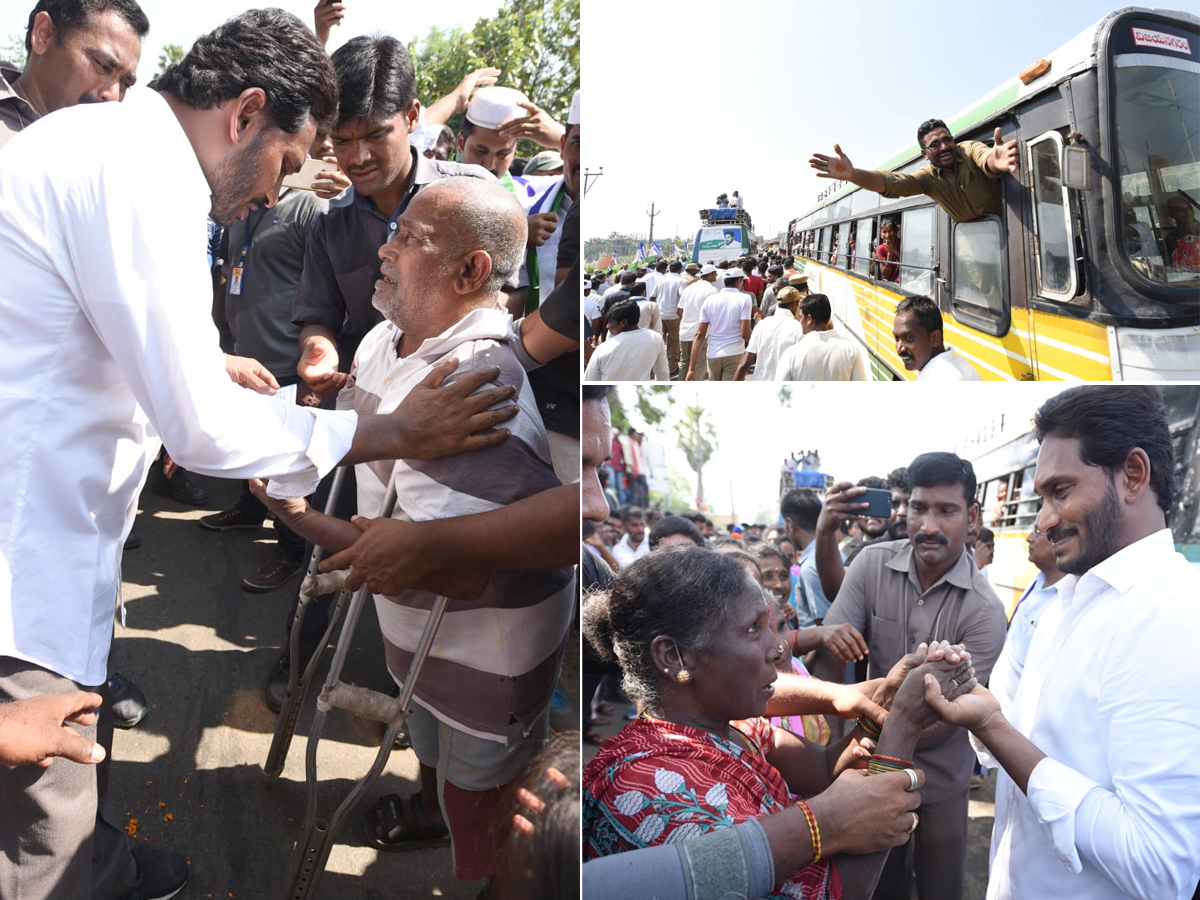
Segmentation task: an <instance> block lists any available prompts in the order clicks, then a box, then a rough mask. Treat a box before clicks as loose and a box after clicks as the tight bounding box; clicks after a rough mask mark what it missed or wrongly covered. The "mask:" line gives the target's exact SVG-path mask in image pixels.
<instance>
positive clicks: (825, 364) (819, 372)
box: [775, 288, 867, 381]
mask: <svg viewBox="0 0 1200 900" xmlns="http://www.w3.org/2000/svg"><path fill="white" fill-rule="evenodd" d="M793 290H794V288H793ZM800 324H801V325H802V326H803V327H804V339H803V340H801V341H800V343H798V344H796V345H795V346H794V347H792V348H791V349H790V350H788V352H787V353H785V354H784V356H783V359H781V360H780V362H779V369H778V370H777V373H776V376H775V380H776V381H866V380H867V367H866V363H864V362H863V352H862V349H861V348H860V347H859V346H858V343H857V342H856V341H854V339H853V338H848V337H846V336H845V335H842V334H838V333H837V332H836V331H834V330H833V310H832V309H831V307H830V304H829V298H828V297H826V296H825V295H824V294H807V295H805V297H804V299H803V300H801V301H800Z"/></svg>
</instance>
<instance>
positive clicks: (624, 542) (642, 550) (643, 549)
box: [612, 528, 650, 569]
mask: <svg viewBox="0 0 1200 900" xmlns="http://www.w3.org/2000/svg"><path fill="white" fill-rule="evenodd" d="M649 554H650V529H649V528H647V529H646V533H645V534H644V535H643V536H642V542H641V543H640V544H638V545H637V546H636V547H634V546H633V544H631V543H630V542H629V535H627V534H626V535H622V536H621V539H620V540H619V541H617V542H616V543H615V544H613V547H612V555H613V558H614V559H615V560H616V561H617V562H619V563H620V564H621V568H622V569H628V568H629V567H630V565H632V564H633V562H634V561H635V560H639V559H641V558H642V557H643V556H648V555H649Z"/></svg>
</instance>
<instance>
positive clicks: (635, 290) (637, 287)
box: [629, 281, 646, 297]
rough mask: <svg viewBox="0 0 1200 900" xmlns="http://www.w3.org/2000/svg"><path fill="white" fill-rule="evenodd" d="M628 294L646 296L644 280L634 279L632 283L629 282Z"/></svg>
mask: <svg viewBox="0 0 1200 900" xmlns="http://www.w3.org/2000/svg"><path fill="white" fill-rule="evenodd" d="M629 296H630V297H645V296H646V282H644V281H635V282H634V283H633V284H631V285H630V286H629Z"/></svg>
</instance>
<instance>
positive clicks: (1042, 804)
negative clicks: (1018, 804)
mask: <svg viewBox="0 0 1200 900" xmlns="http://www.w3.org/2000/svg"><path fill="white" fill-rule="evenodd" d="M1097 789H1099V790H1102V788H1100V785H1098V784H1097V783H1096V782H1094V781H1092V780H1091V779H1090V778H1088V777H1087V776H1086V775H1081V774H1080V773H1078V772H1076V771H1075V770H1074V769H1072V768H1069V767H1068V766H1064V765H1063V764H1062V763H1060V762H1057V761H1056V760H1053V759H1051V758H1050V757H1046V758H1045V759H1043V760H1042V761H1041V762H1039V763H1038V764H1037V765H1036V766H1035V767H1034V769H1033V771H1032V772H1031V773H1030V775H1029V787H1028V790H1027V791H1026V795H1027V796H1028V797H1029V806H1030V808H1031V809H1032V810H1033V814H1034V816H1036V817H1037V820H1038V822H1039V823H1040V824H1041V826H1042V828H1043V829H1045V830H1046V831H1047V832H1048V833H1049V835H1050V839H1051V841H1052V842H1053V844H1054V855H1055V856H1057V857H1058V861H1059V862H1061V863H1062V864H1063V866H1065V867H1066V869H1067V870H1068V871H1070V872H1073V873H1074V874H1076V875H1078V874H1079V873H1080V872H1081V871H1083V864H1082V863H1081V862H1080V861H1079V852H1078V850H1077V849H1076V847H1075V814H1076V813H1077V812H1078V810H1079V807H1080V804H1082V803H1083V798H1084V797H1086V796H1087V795H1088V794H1089V793H1091V792H1092V791H1093V790H1097Z"/></svg>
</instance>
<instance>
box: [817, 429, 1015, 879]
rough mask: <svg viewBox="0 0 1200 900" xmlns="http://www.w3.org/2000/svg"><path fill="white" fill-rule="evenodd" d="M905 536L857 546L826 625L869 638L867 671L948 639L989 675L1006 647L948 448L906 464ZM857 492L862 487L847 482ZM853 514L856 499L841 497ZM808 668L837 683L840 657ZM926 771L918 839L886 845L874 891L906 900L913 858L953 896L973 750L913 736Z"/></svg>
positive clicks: (944, 732)
mask: <svg viewBox="0 0 1200 900" xmlns="http://www.w3.org/2000/svg"><path fill="white" fill-rule="evenodd" d="M908 480H909V483H910V484H911V487H912V495H911V497H910V498H909V503H908V539H907V540H900V541H881V542H879V543H875V544H871V545H869V546H866V547H864V548H863V549H862V551H861V552H860V553H859V555H858V557H857V558H856V559H855V561H854V565H853V566H851V567H849V568H848V569H846V573H845V580H844V581H843V582H842V585H841V589H840V590H839V591H838V595H837V600H835V601H834V603H833V605H832V606H831V607H830V608H829V611H828V612H827V613H826V614H825V624H826V625H840V624H842V623H848V624H850V625H852V626H853V627H854V628H856V629H857V630H858V631H859V632H861V634H862V635H863V637H864V638H865V639H866V642H867V646H868V648H869V652H868V654H867V662H868V664H869V675H870V677H876V676H878V675H880V674H881V673H886V672H887V671H888V669H889V668H890V667H891V666H893V665H895V664H896V662H898V661H899V660H900V658H901V657H903V656H904V654H905V653H909V652H912V651H913V650H915V648H916V647H917V645H918V644H920V643H922V642H926V643H929V642H932V641H934V640H949V641H951V642H952V643H955V644H963V645H965V646H966V648H967V650H968V651H969V652H970V654H971V660H972V662H973V663H974V665H975V674H976V677H977V678H978V679H979V681H980V682H981V683H982V682H985V681H986V680H987V677H988V674H989V673H990V672H991V670H992V665H993V664H994V663H995V661H996V658H997V657H998V656H999V654H1000V649H1001V647H1003V645H1004V626H1005V621H1004V607H1003V605H1002V604H1001V602H1000V600H999V598H998V597H997V596H996V593H995V591H993V590H992V587H991V585H989V584H988V582H987V580H986V579H985V578H984V577H983V575H982V574H981V573H980V571H979V569H978V568H977V567H976V566H975V564H974V563H973V562H972V560H971V557H970V555H968V553H967V551H966V548H965V542H966V537H967V532H968V531H969V530H970V527H971V526H973V525H975V523H976V522H977V520H978V517H979V507H978V505H977V504H976V502H975V487H976V485H975V470H974V469H973V468H972V467H971V464H970V463H969V462H967V461H966V460H963V459H960V458H959V457H957V456H955V455H954V454H953V453H923V454H921V455H920V456H918V457H917V458H916V459H914V460H913V461H912V463H911V464H910V465H909V466H908ZM851 491H855V492H856V493H857V492H860V491H861V489H857V490H856V489H854V488H849V489H847V490H846V491H845V493H850V492H851ZM843 505H844V506H846V507H847V508H848V510H849V512H850V513H851V514H857V513H861V511H862V510H863V509H864V508H865V507H866V504H865V503H862V502H851V501H846V502H845V503H844V504H843ZM810 668H811V671H812V673H813V675H814V676H816V677H818V678H824V679H825V680H828V681H841V680H842V674H843V672H844V671H845V664H844V663H843V662H842V661H841V660H840V659H838V658H837V657H836V656H835V655H834V654H833V653H832V652H831V651H830V650H829V649H828V648H824V647H822V648H820V649H818V650H817V658H816V661H815V663H814V666H812V667H810ZM914 762H915V763H916V764H917V766H919V767H920V768H921V769H923V770H924V771H925V776H926V783H925V787H924V788H923V789H922V791H921V797H922V804H921V807H920V809H919V810H918V813H919V815H920V823H919V824H918V826H917V830H916V834H915V838H916V840H915V841H910V842H909V843H908V844H906V845H904V846H903V847H898V848H896V849H895V850H893V851H892V854H891V858H890V859H889V860H888V862H887V865H886V866H885V868H884V873H883V877H882V878H881V879H880V882H879V888H878V889H877V890H876V894H875V896H876V897H878V898H885V900H893V898H894V900H907V898H908V897H909V894H910V878H911V874H912V871H913V866H914V857H913V853H912V852H911V851H910V850H909V848H913V847H915V866H916V876H917V891H918V894H919V896H920V897H921V900H959V898H961V897H962V894H963V875H964V864H965V859H966V840H967V806H968V797H969V791H970V779H971V770H972V768H973V764H974V754H973V753H972V751H971V746H970V743H969V741H968V740H967V736H966V735H965V734H964V733H962V731H961V730H960V731H956V730H955V729H954V728H952V727H950V726H948V725H945V724H939V725H935V726H934V727H933V728H931V729H929V730H928V731H927V732H926V733H925V734H924V735H922V737H921V740H920V741H918V742H917V752H916V756H915V757H914Z"/></svg>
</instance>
